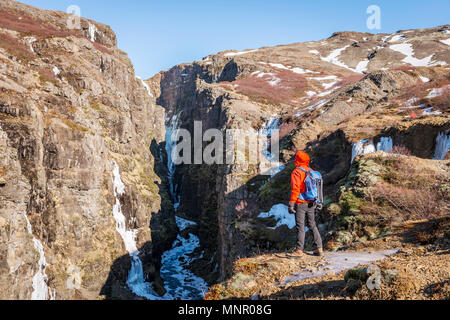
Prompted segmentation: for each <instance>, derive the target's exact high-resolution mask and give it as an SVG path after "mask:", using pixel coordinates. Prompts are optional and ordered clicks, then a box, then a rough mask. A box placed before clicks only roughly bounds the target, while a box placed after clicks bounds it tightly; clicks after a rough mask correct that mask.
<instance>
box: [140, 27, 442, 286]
mask: <svg viewBox="0 0 450 320" xmlns="http://www.w3.org/2000/svg"><path fill="white" fill-rule="evenodd" d="M449 32H450V31H449V27H448V26H442V27H437V28H431V29H421V30H404V31H399V32H397V33H396V34H378V35H373V34H363V33H357V32H339V33H335V34H333V35H332V36H331V37H330V38H328V39H325V40H322V41H316V42H309V43H298V44H292V45H283V46H278V47H264V48H260V49H256V50H245V51H239V52H237V51H225V52H221V53H218V54H214V55H210V56H208V57H205V58H204V59H203V60H202V61H198V62H194V63H191V64H182V65H178V66H176V67H174V68H172V69H170V70H168V71H163V72H161V73H160V74H158V75H157V76H155V77H154V78H152V79H149V80H148V81H147V83H148V84H149V85H150V86H151V87H152V88H153V91H154V92H155V95H156V96H158V99H157V103H158V105H161V106H162V107H164V108H165V109H166V110H168V112H169V113H170V114H180V115H181V119H182V120H181V122H180V126H181V127H183V128H186V129H188V130H189V131H191V133H192V132H193V120H201V121H202V122H203V130H206V129H208V128H218V129H220V130H222V131H225V130H228V129H237V128H254V129H255V130H258V129H260V128H262V127H263V126H264V124H265V123H267V122H268V121H269V120H270V119H274V118H275V119H279V124H280V126H279V129H280V135H281V138H282V140H281V155H282V160H283V162H285V163H286V164H287V166H286V169H284V170H282V171H281V172H280V173H279V174H277V175H276V176H274V177H272V178H271V179H268V178H267V176H262V175H261V171H260V170H259V166H258V165H256V166H253V167H252V166H250V167H249V166H239V165H218V166H214V167H211V166H209V167H207V166H195V165H184V166H180V167H179V168H178V169H177V173H178V175H179V186H180V189H181V193H182V199H181V205H180V212H184V213H185V214H186V215H187V216H188V217H190V218H192V219H194V220H197V221H201V220H204V219H206V220H207V222H205V223H203V224H201V225H200V231H199V232H200V235H201V236H203V242H202V244H203V246H204V248H207V251H208V254H207V256H208V258H209V257H212V258H213V260H214V261H213V260H209V259H205V261H204V262H205V263H208V260H209V263H211V264H212V265H214V264H215V263H217V264H218V267H219V268H218V274H217V275H214V277H217V278H218V279H226V278H227V277H229V276H230V275H231V274H232V265H233V262H234V261H235V260H236V259H237V257H243V256H248V255H250V254H252V253H255V252H259V250H264V249H271V248H272V249H273V248H278V249H283V250H284V249H286V248H290V247H291V246H292V245H293V232H292V230H288V228H286V226H282V228H285V229H286V230H283V231H281V229H280V230H276V232H272V231H270V230H268V229H267V224H265V223H264V221H262V220H261V219H258V218H257V216H258V214H259V213H261V212H263V211H265V212H266V211H269V210H270V208H271V207H272V206H274V205H275V204H277V203H286V202H287V201H288V200H289V199H288V197H289V175H290V171H291V170H292V169H293V163H292V162H291V158H292V155H293V154H294V152H295V150H298V149H306V150H308V151H309V152H310V153H311V154H312V156H313V162H314V166H316V167H317V169H320V170H321V171H322V172H323V173H324V175H325V182H326V190H327V195H328V197H327V199H326V200H327V205H329V204H331V203H332V202H333V201H337V198H338V196H339V190H338V189H339V183H338V182H339V181H340V180H342V179H344V178H345V177H346V175H347V174H348V172H349V170H350V168H351V163H352V161H353V160H354V157H356V156H358V155H361V154H362V153H367V152H368V151H371V150H372V149H371V146H373V147H374V150H373V151H375V150H376V146H377V145H378V144H379V145H380V148H381V149H382V150H385V151H389V152H392V149H395V150H396V152H400V151H401V150H403V152H408V153H410V154H412V155H415V156H419V157H423V158H429V159H431V158H433V156H434V154H435V152H436V147H437V137H438V136H439V134H444V135H445V134H448V131H447V130H448V129H449V125H450V123H449V118H448V92H449V91H448V90H449V87H448V84H449V69H448V63H449V62H450V50H449V44H448V41H449V40H448V33H449ZM386 145H387V146H388V147H387V148H385V146H386ZM181 177H182V178H181ZM214 185H215V189H214ZM319 220H320V223H321V226H322V232H323V235H324V236H326V235H327V233H328V232H329V231H331V230H332V229H333V228H335V226H333V225H332V223H330V221H331V220H332V219H330V215H329V212H328V211H325V212H323V213H322V215H321V217H320V218H319ZM216 235H217V243H218V247H217V252H216V255H214V252H215V251H216V249H215V246H214V245H213V244H212V243H211V239H215V238H216ZM212 265H210V268H211V269H212V268H213V266H212ZM209 271H210V270H208V272H207V273H210V272H209Z"/></svg>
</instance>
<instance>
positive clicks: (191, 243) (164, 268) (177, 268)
mask: <svg viewBox="0 0 450 320" xmlns="http://www.w3.org/2000/svg"><path fill="white" fill-rule="evenodd" d="M179 126H180V114H177V115H174V116H173V117H172V118H171V119H170V120H169V119H167V126H166V153H167V168H168V170H169V175H168V180H169V185H170V194H171V196H172V198H173V201H174V208H175V212H176V213H178V208H179V205H180V192H179V190H178V188H177V186H176V185H175V182H174V175H175V171H176V165H175V158H174V157H175V155H174V154H173V151H174V150H175V146H176V144H177V139H176V137H177V134H176V131H177V130H178V129H179ZM175 219H176V223H177V226H178V229H179V230H180V232H182V231H184V230H185V229H187V228H188V227H190V226H195V225H196V223H195V222H193V221H189V220H187V219H183V218H181V217H178V216H175ZM188 237H189V238H187V239H186V238H184V237H183V236H181V234H179V235H178V237H177V239H176V240H175V242H174V243H173V245H172V248H171V249H170V250H168V251H166V252H164V253H163V255H162V257H161V271H160V272H161V278H162V279H163V280H164V283H165V289H166V291H167V294H166V295H165V296H164V297H167V298H170V299H183V300H186V299H190V300H195V299H202V298H203V296H204V294H205V293H206V292H207V291H208V284H207V283H206V282H205V281H204V280H203V279H202V278H200V277H198V276H196V275H194V274H193V273H192V272H191V271H190V270H189V269H188V267H189V265H190V263H191V262H193V261H194V260H195V258H193V257H192V254H193V253H194V251H195V250H196V249H197V248H198V247H200V239H199V238H198V237H197V236H195V235H194V234H192V233H189V234H188Z"/></svg>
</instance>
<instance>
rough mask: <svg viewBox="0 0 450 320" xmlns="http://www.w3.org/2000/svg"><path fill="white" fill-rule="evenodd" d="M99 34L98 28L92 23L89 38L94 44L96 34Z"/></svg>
mask: <svg viewBox="0 0 450 320" xmlns="http://www.w3.org/2000/svg"><path fill="white" fill-rule="evenodd" d="M97 32H98V30H97V27H96V26H95V25H93V24H92V23H89V38H90V39H91V41H92V42H95V34H96V33H97Z"/></svg>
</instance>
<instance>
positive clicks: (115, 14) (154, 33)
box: [21, 0, 450, 79]
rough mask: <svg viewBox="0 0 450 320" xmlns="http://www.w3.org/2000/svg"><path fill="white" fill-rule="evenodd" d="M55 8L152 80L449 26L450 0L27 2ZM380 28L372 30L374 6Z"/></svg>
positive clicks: (44, 7)
mask: <svg viewBox="0 0 450 320" xmlns="http://www.w3.org/2000/svg"><path fill="white" fill-rule="evenodd" d="M21 2H24V3H27V4H30V5H33V6H36V7H39V8H43V9H50V10H60V11H66V9H67V7H68V6H69V5H78V6H79V7H80V9H81V15H82V16H83V17H86V18H89V19H93V20H96V21H99V22H102V23H105V24H108V25H110V26H111V27H112V29H113V30H114V31H115V33H116V34H117V38H118V42H119V47H120V48H121V49H122V50H123V51H125V52H127V53H128V55H129V57H130V58H131V60H132V62H133V64H134V67H135V70H136V74H137V75H139V76H141V77H142V78H144V79H147V78H149V77H151V76H152V75H154V74H155V73H157V72H159V71H161V70H165V69H168V68H170V67H172V66H174V65H176V64H179V63H184V62H192V61H194V60H201V59H202V58H203V57H205V56H207V55H209V54H211V53H216V52H219V51H223V50H227V49H238V50H243V49H250V48H259V47H262V46H273V45H278V44H288V43H294V42H304V41H311V40H321V39H323V38H327V37H329V36H330V35H331V34H332V33H333V32H335V31H361V32H372V33H380V32H381V33H390V32H396V31H397V30H399V29H409V28H425V27H434V26H438V25H443V24H447V23H450V21H448V20H449V19H448V18H449V15H448V13H449V12H450V1H448V0H421V1H419V0H409V1H403V0H395V1H392V0H391V1H384V0H370V1H366V0H340V1H325V0H312V1H311V0H304V1H303V0H277V1H261V0H260V1H255V0H226V1H217V0H209V1H206V0H164V1H162V0H161V1H154V0H127V1H111V0H22V1H21ZM374 4H375V5H378V6H379V7H380V9H381V29H380V30H368V29H367V26H366V21H367V18H368V17H369V15H368V14H367V13H366V10H367V8H368V7H369V6H370V5H374Z"/></svg>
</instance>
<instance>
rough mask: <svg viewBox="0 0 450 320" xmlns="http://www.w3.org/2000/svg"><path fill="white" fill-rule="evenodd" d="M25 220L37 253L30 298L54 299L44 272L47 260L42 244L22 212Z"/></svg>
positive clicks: (53, 293)
mask: <svg viewBox="0 0 450 320" xmlns="http://www.w3.org/2000/svg"><path fill="white" fill-rule="evenodd" d="M23 215H24V217H25V220H26V222H27V230H28V233H29V234H30V235H31V236H32V237H33V244H34V248H35V249H36V250H37V251H38V253H39V262H38V267H39V268H38V271H37V272H36V274H35V275H34V277H33V292H32V294H31V300H55V291H52V290H51V289H50V288H49V287H48V285H47V281H48V277H47V274H46V272H45V269H46V268H47V260H46V259H45V254H44V246H43V245H42V243H41V242H40V241H39V240H38V239H37V238H36V237H35V236H34V235H33V230H32V227H31V223H30V220H29V219H28V216H27V214H26V213H24V214H23Z"/></svg>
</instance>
